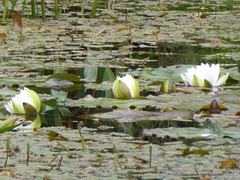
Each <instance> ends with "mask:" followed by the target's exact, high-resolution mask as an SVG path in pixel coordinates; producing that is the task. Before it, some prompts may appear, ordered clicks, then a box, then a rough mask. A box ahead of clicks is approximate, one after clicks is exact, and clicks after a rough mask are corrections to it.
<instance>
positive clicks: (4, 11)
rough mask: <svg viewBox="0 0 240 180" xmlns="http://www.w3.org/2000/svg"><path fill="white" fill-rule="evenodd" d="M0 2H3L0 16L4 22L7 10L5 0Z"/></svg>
mask: <svg viewBox="0 0 240 180" xmlns="http://www.w3.org/2000/svg"><path fill="white" fill-rule="evenodd" d="M2 2H3V16H2V22H5V21H6V15H7V11H8V7H7V0H2Z"/></svg>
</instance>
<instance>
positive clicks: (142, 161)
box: [133, 156, 150, 164]
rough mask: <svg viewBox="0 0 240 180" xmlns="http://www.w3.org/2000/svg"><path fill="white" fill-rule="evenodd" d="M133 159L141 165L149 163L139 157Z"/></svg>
mask: <svg viewBox="0 0 240 180" xmlns="http://www.w3.org/2000/svg"><path fill="white" fill-rule="evenodd" d="M133 159H135V160H137V161H140V162H141V163H143V164H148V163H150V162H149V161H147V160H145V159H142V158H140V157H137V156H133Z"/></svg>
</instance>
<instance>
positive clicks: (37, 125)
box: [14, 115, 42, 132]
mask: <svg viewBox="0 0 240 180" xmlns="http://www.w3.org/2000/svg"><path fill="white" fill-rule="evenodd" d="M28 123H29V122H28ZM41 126H42V121H41V118H40V116H39V115H37V116H36V117H35V119H34V120H33V121H32V122H31V121H30V123H29V124H27V125H25V122H24V123H23V124H21V125H20V126H18V127H16V128H14V129H15V130H19V131H27V132H29V131H35V130H36V129H39V128H40V127H41Z"/></svg>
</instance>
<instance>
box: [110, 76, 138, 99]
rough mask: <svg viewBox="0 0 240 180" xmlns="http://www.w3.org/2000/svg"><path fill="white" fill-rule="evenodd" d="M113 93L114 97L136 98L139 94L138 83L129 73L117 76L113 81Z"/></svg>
mask: <svg viewBox="0 0 240 180" xmlns="http://www.w3.org/2000/svg"><path fill="white" fill-rule="evenodd" d="M112 90H113V94H114V96H115V97H116V98H127V99H129V98H138V97H139V96H140V91H139V85H138V82H137V81H136V79H134V78H133V77H132V76H131V75H129V74H127V75H126V76H124V77H122V78H120V77H119V76H118V77H117V79H116V80H115V81H114V83H113V87H112Z"/></svg>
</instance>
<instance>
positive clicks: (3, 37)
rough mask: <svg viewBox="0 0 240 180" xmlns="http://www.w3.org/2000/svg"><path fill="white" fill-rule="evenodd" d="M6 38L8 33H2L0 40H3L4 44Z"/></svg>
mask: <svg viewBox="0 0 240 180" xmlns="http://www.w3.org/2000/svg"><path fill="white" fill-rule="evenodd" d="M6 38H7V35H6V34H5V33H0V40H2V41H3V43H4V44H6Z"/></svg>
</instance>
